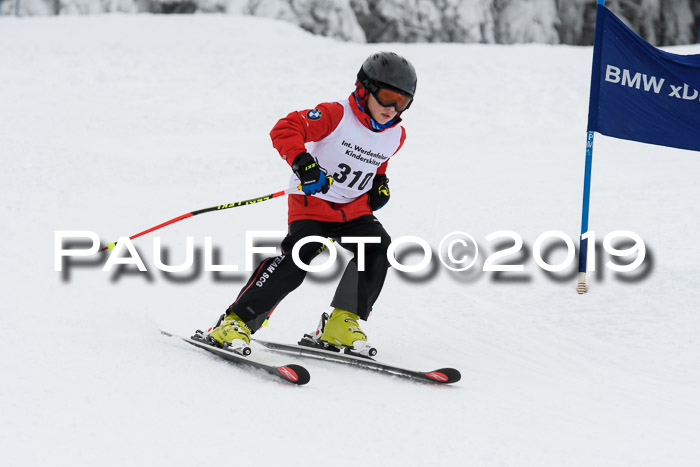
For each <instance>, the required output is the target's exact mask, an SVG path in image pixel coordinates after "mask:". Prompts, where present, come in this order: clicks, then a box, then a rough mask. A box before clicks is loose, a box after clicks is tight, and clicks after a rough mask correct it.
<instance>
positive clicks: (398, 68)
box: [357, 52, 418, 97]
mask: <svg viewBox="0 0 700 467" xmlns="http://www.w3.org/2000/svg"><path fill="white" fill-rule="evenodd" d="M357 80H358V81H359V82H360V83H362V85H363V86H364V87H365V88H366V89H367V90H368V91H369V92H371V93H374V92H376V89H377V88H378V87H388V88H390V89H393V90H395V91H399V92H400V93H401V94H406V95H408V96H410V97H413V96H414V95H415V93H416V83H417V82H418V79H417V78H416V69H415V68H413V65H411V63H410V62H409V61H408V60H406V59H405V58H403V57H402V56H400V55H397V54H395V53H394V52H378V53H375V54H372V55H370V56H369V57H367V60H365V61H364V63H363V64H362V66H361V67H360V71H359V72H358V73H357Z"/></svg>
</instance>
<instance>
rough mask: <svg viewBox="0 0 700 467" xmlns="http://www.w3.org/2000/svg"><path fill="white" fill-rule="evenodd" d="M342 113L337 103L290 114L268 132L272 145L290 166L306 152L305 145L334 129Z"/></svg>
mask: <svg viewBox="0 0 700 467" xmlns="http://www.w3.org/2000/svg"><path fill="white" fill-rule="evenodd" d="M343 113H344V111H343V106H342V104H339V103H338V102H332V103H324V104H319V105H318V106H317V107H316V108H315V109H307V110H303V111H298V112H297V111H295V112H292V113H290V114H289V115H287V116H286V117H284V118H283V119H281V120H280V121H279V122H277V124H276V125H275V126H274V127H273V128H272V131H270V138H271V139H272V145H273V146H274V147H275V149H277V151H278V152H279V153H280V156H282V159H284V160H286V161H287V163H288V164H289V165H290V166H291V165H292V162H294V158H295V157H297V156H298V155H299V154H300V153H302V152H305V151H306V146H305V144H306V143H308V142H309V141H320V140H322V139H323V138H325V137H326V136H328V135H330V134H331V133H332V132H333V130H335V129H336V127H337V126H338V124H339V123H340V121H341V120H342V119H343Z"/></svg>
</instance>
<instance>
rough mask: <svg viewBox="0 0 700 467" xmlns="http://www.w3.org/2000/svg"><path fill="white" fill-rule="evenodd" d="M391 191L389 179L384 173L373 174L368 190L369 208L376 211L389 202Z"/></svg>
mask: <svg viewBox="0 0 700 467" xmlns="http://www.w3.org/2000/svg"><path fill="white" fill-rule="evenodd" d="M390 196H391V191H390V190H389V179H388V178H387V177H386V175H384V174H379V175H375V176H374V180H373V181H372V189H371V190H369V208H370V209H371V210H372V211H378V210H380V209H381V208H382V207H384V205H385V204H386V203H388V202H389V197H390Z"/></svg>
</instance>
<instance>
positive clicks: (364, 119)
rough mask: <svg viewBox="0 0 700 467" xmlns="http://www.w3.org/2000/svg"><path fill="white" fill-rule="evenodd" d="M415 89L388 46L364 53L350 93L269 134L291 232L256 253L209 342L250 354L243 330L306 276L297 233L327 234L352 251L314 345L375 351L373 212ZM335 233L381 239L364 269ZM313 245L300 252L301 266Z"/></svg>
mask: <svg viewBox="0 0 700 467" xmlns="http://www.w3.org/2000/svg"><path fill="white" fill-rule="evenodd" d="M415 92H416V72H415V69H414V68H413V65H411V64H410V63H409V62H408V61H407V60H406V59H404V58H403V57H400V56H399V55H397V54H395V53H391V52H380V53H376V54H373V55H371V56H370V57H368V58H367V59H366V60H365V61H364V63H363V64H362V66H361V68H360V71H359V72H358V74H357V81H356V83H355V91H354V92H353V93H352V94H351V95H350V97H349V98H348V99H343V100H341V101H338V102H332V103H323V104H319V105H318V106H317V107H316V108H314V109H310V110H304V111H301V112H292V113H290V114H289V115H287V116H286V117H285V118H283V119H281V120H280V121H279V122H277V124H276V125H275V126H274V128H273V129H272V131H271V132H270V137H271V138H272V144H273V146H274V147H275V149H277V151H279V153H280V155H281V156H282V158H283V159H284V160H286V161H287V163H288V164H289V165H290V166H291V168H292V172H293V174H292V176H291V181H290V183H291V185H290V186H292V187H296V186H300V187H301V191H300V192H299V193H298V194H291V195H289V211H288V212H289V214H288V223H289V230H288V234H287V236H286V237H285V238H284V240H283V241H282V245H281V251H282V254H281V255H279V256H276V257H270V258H266V259H265V260H263V261H262V262H261V263H260V264H259V265H258V267H257V268H256V269H255V270H254V272H253V274H252V275H251V277H250V279H249V280H248V283H247V284H246V285H245V286H244V287H243V289H242V290H241V292H240V293H239V295H238V298H237V299H236V301H235V302H234V303H233V304H232V305H231V306H229V307H228V310H226V313H225V314H224V315H222V316H221V317H220V318H219V322H218V323H217V325H216V326H215V327H214V329H213V330H211V332H210V333H209V337H210V340H213V341H216V342H217V343H218V344H219V345H221V346H231V348H232V349H233V350H236V351H238V352H242V353H246V354H247V353H249V352H250V350H249V349H247V347H248V344H249V343H250V334H252V333H254V332H255V331H256V330H258V329H259V328H260V327H261V326H262V324H263V322H264V321H265V320H266V319H267V318H268V317H269V316H270V314H271V313H272V312H273V311H274V309H275V307H277V305H278V304H279V303H280V301H281V300H282V299H283V298H284V297H286V296H287V294H289V293H290V292H291V291H292V290H294V289H296V288H297V287H298V286H299V285H301V283H302V282H303V280H304V277H305V276H306V271H304V270H303V269H301V268H299V267H298V266H297V265H296V264H295V263H294V260H293V259H292V248H293V247H294V245H295V243H296V242H298V241H299V240H301V239H303V238H305V237H307V236H310V235H317V236H322V237H327V238H333V239H335V240H337V241H338V243H339V244H340V245H341V246H343V247H344V248H346V249H347V250H349V251H351V252H353V253H354V257H353V259H352V260H351V261H350V262H349V263H348V265H347V267H346V269H345V272H344V273H343V277H342V278H341V280H340V283H339V285H338V288H337V290H336V293H335V297H334V298H333V300H332V302H331V306H332V307H333V308H334V309H333V311H332V313H331V315H330V317H328V315H327V314H326V313H324V314H323V317H322V320H321V325H320V326H319V330H317V332H316V335H315V336H313V339H312V341H313V343H314V344H318V345H320V346H325V347H329V346H333V347H335V348H342V347H349V348H352V349H353V350H355V351H356V352H359V353H363V354H370V353H371V354H374V353H375V352H376V351H372V347H371V346H370V345H369V344H368V343H367V335H366V334H365V333H364V332H363V331H362V329H360V326H359V324H358V320H360V319H362V320H367V318H368V317H369V314H370V312H371V311H372V305H373V304H374V302H375V301H376V300H377V297H378V296H379V293H380V291H381V290H382V286H383V285H384V279H385V278H386V273H387V268H388V267H389V262H388V260H387V255H386V253H387V248H388V246H389V244H390V242H391V238H390V237H389V235H388V234H387V233H386V231H385V230H384V227H382V224H381V223H380V222H379V221H378V220H377V218H376V217H374V215H373V214H372V213H373V211H376V210H378V209H380V208H381V207H382V206H384V205H385V204H386V203H387V202H388V201H389V187H388V184H387V183H388V181H389V179H388V178H387V176H386V167H387V162H388V161H389V158H391V156H393V155H394V154H396V152H397V151H398V150H399V149H400V148H401V146H402V145H403V142H404V139H405V137H406V133H405V131H404V129H403V127H402V126H400V125H399V123H400V122H401V114H402V112H404V111H405V110H406V109H408V107H409V105H410V104H411V102H412V100H413V96H414V94H415ZM343 237H379V238H380V239H381V242H380V243H366V244H365V245H364V253H365V264H364V271H359V270H358V262H357V261H358V257H357V250H358V244H357V243H353V242H351V241H345V242H342V241H341V239H342V238H343ZM321 245H322V244H321V243H314V242H312V243H307V244H306V245H304V246H303V247H301V249H300V251H299V257H300V259H301V260H302V261H303V262H304V263H305V264H309V263H310V262H311V260H312V259H313V258H314V257H315V256H316V255H317V254H318V253H319V248H320V247H321Z"/></svg>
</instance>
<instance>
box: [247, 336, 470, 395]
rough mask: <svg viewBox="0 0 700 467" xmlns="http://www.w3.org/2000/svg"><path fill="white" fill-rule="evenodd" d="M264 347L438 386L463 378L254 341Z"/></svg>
mask: <svg viewBox="0 0 700 467" xmlns="http://www.w3.org/2000/svg"><path fill="white" fill-rule="evenodd" d="M253 342H256V343H258V344H260V345H262V346H263V347H265V348H267V349H270V350H273V351H276V352H282V353H285V354H288V355H295V356H300V357H308V358H313V359H316V360H326V361H330V362H336V363H343V364H346V365H352V366H355V367H358V368H364V369H368V370H374V371H378V372H381V373H385V374H391V375H395V376H400V377H403V378H409V379H412V380H415V381H423V382H427V383H437V384H452V383H456V382H457V381H459V380H460V379H461V377H462V375H461V374H460V372H459V370H457V369H455V368H441V369H439V370H435V371H425V372H424V371H415V370H408V369H405V368H400V367H397V366H394V365H390V364H387V363H382V362H379V361H377V360H375V359H373V358H371V357H365V356H359V355H356V354H347V353H341V352H333V351H330V350H324V349H320V348H315V347H309V346H306V345H298V344H281V343H278V342H270V341H264V340H260V339H253Z"/></svg>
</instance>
